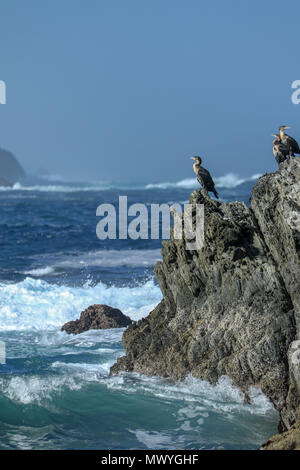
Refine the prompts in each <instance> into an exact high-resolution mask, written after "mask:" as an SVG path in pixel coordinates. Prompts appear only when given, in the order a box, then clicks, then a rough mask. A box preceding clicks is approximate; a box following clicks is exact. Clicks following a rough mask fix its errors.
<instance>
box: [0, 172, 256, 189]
mask: <svg viewBox="0 0 300 470" xmlns="http://www.w3.org/2000/svg"><path fill="white" fill-rule="evenodd" d="M260 176H261V175H260V174H255V175H252V176H250V177H246V178H241V177H240V176H238V175H236V174H235V173H228V174H226V175H224V176H216V177H214V181H215V183H216V186H217V187H218V188H236V187H237V186H239V185H240V184H242V183H245V182H251V181H255V180H257V179H258V178H259V177H260ZM197 187H198V182H197V179H196V178H185V179H182V180H180V181H177V182H162V183H150V184H146V185H142V184H141V185H131V184H122V183H111V182H102V183H66V184H59V182H58V183H56V184H45V185H40V184H37V185H26V184H21V183H15V184H14V185H13V186H12V187H11V188H10V187H0V190H1V191H40V192H65V193H70V192H80V191H84V192H86V191H108V190H114V189H115V190H117V189H120V190H143V189H146V190H151V189H193V188H197Z"/></svg>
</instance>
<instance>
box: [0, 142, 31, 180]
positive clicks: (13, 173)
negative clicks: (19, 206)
mask: <svg viewBox="0 0 300 470" xmlns="http://www.w3.org/2000/svg"><path fill="white" fill-rule="evenodd" d="M24 175H25V172H24V170H23V168H22V166H21V165H20V163H19V162H18V161H17V159H16V158H15V157H14V155H13V154H12V153H11V152H8V151H7V150H3V149H0V186H11V185H13V184H14V183H16V182H17V181H19V180H20V178H22V177H23V176H24Z"/></svg>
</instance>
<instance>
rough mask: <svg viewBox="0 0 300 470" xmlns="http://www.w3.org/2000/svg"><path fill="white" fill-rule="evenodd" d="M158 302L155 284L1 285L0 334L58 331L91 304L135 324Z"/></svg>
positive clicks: (29, 280)
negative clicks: (110, 308)
mask: <svg viewBox="0 0 300 470" xmlns="http://www.w3.org/2000/svg"><path fill="white" fill-rule="evenodd" d="M160 300H161V292H160V289H159V287H158V286H156V285H155V284H154V280H150V281H148V282H146V283H145V284H143V285H141V286H138V287H132V288H130V287H115V286H110V287H108V286H106V285H105V284H102V283H101V282H100V283H99V284H97V285H96V286H94V287H92V286H89V285H86V286H83V287H66V286H59V285H56V284H49V283H47V282H45V281H42V280H39V279H32V278H26V279H25V280H24V281H22V282H19V283H16V284H4V283H1V284H0V319H1V322H0V331H1V330H2V331H13V330H31V329H32V330H47V329H53V328H60V327H61V326H62V325H63V324H64V323H65V322H67V321H70V320H74V319H75V318H78V316H79V314H80V312H81V311H82V310H84V309H85V308H87V307H88V306H89V305H92V304H108V305H112V306H113V307H115V308H119V309H120V310H122V312H124V313H125V314H126V315H129V316H130V317H131V318H133V319H134V320H138V319H139V318H142V317H144V316H147V315H148V314H149V313H150V311H151V310H152V309H153V308H154V307H155V306H156V305H157V303H158V302H159V301H160Z"/></svg>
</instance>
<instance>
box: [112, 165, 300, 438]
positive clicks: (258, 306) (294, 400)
mask: <svg viewBox="0 0 300 470" xmlns="http://www.w3.org/2000/svg"><path fill="white" fill-rule="evenodd" d="M190 202H191V203H192V204H196V203H198V204H199V203H202V204H204V211H205V245H204V247H203V248H202V249H201V250H198V251H188V250H186V241H185V240H184V239H183V240H175V239H174V238H173V236H172V237H171V240H170V241H165V242H163V248H162V256H163V261H162V262H159V263H157V264H156V265H155V274H156V277H157V279H158V282H159V285H160V287H161V290H162V293H163V300H162V302H161V303H160V304H159V305H158V306H157V307H156V308H155V309H154V310H153V311H152V312H151V313H150V315H149V316H148V317H147V318H144V319H142V320H140V321H139V322H138V323H137V325H133V326H130V327H129V328H128V329H127V330H126V331H125V333H124V335H123V344H124V348H125V350H126V356H124V357H122V358H119V359H118V362H117V363H116V364H115V365H114V366H113V367H112V369H111V373H112V374H116V373H119V372H120V371H135V372H140V373H144V374H153V375H161V376H165V377H170V378H174V379H182V378H184V377H185V376H187V375H188V374H192V375H193V376H195V377H198V378H201V379H205V380H208V381H209V382H211V383H215V382H216V381H217V380H218V378H219V377H220V376H221V375H224V374H226V375H228V376H229V377H230V378H231V379H232V380H233V383H234V384H235V385H238V386H239V387H241V389H242V390H244V391H246V390H247V389H248V387H249V386H250V385H254V386H257V387H260V388H261V389H262V391H263V392H264V393H265V394H266V395H267V396H268V397H269V398H270V399H271V400H272V402H273V403H274V405H275V406H276V408H277V409H278V410H279V411H280V413H281V426H280V427H281V429H282V430H284V429H288V428H289V427H290V426H291V425H293V423H294V422H295V419H296V411H295V410H296V409H297V407H298V406H299V404H300V401H299V397H300V388H299V386H300V369H299V364H300V360H299V361H298V357H299V359H300V353H299V351H300V341H299V339H300V336H299V323H300V316H299V311H300V310H299V306H300V263H299V248H300V159H296V158H293V159H290V160H289V161H286V162H284V163H282V164H281V165H280V168H279V170H278V171H277V172H276V173H271V174H266V175H264V176H262V177H261V178H260V180H259V181H258V183H257V185H256V186H255V187H254V189H253V194H252V197H251V205H250V208H248V207H247V206H246V205H245V204H244V203H241V202H233V203H225V202H224V203H219V202H217V201H212V200H211V199H210V198H208V197H207V195H205V194H204V193H203V191H202V192H201V193H199V192H197V191H194V192H193V193H192V194H191V198H190ZM297 334H298V336H297ZM298 353H299V356H298Z"/></svg>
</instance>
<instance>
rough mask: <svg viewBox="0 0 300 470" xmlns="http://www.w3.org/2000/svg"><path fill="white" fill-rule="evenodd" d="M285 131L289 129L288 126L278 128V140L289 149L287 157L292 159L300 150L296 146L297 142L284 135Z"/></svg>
mask: <svg viewBox="0 0 300 470" xmlns="http://www.w3.org/2000/svg"><path fill="white" fill-rule="evenodd" d="M285 129H290V127H288V126H280V127H279V132H280V140H281V142H282V143H283V144H285V145H287V146H288V147H289V155H290V157H294V156H295V153H297V154H299V153H300V148H299V145H298V142H297V141H296V140H295V139H293V137H291V136H289V135H287V134H285V132H284V131H285Z"/></svg>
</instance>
